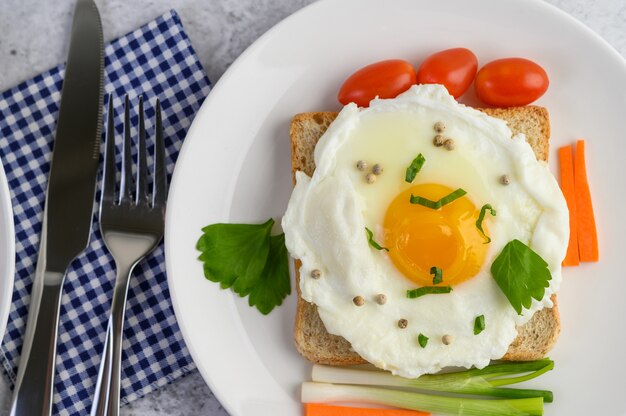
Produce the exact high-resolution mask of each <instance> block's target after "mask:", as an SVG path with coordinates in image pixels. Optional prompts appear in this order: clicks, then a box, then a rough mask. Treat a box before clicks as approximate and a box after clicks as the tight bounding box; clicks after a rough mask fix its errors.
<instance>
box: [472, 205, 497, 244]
mask: <svg viewBox="0 0 626 416" xmlns="http://www.w3.org/2000/svg"><path fill="white" fill-rule="evenodd" d="M487 211H489V213H490V214H491V215H493V216H494V217H495V216H496V210H495V209H493V208H492V207H491V205H489V204H485V205H483V206H482V208H481V209H480V214H479V215H478V219H477V220H476V228H478V231H480V233H481V234H482V236H483V237H484V238H485V242H484V244H489V243H491V237H489V236H488V235H486V234H485V231H483V220H484V219H485V213H486V212H487Z"/></svg>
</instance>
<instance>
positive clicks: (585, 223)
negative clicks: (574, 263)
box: [574, 140, 599, 261]
mask: <svg viewBox="0 0 626 416" xmlns="http://www.w3.org/2000/svg"><path fill="white" fill-rule="evenodd" d="M574 187H575V189H576V217H577V221H578V224H577V226H578V253H579V256H580V261H598V257H599V256H598V235H597V232H596V221H595V218H594V216H593V206H592V204H591V192H589V182H588V181H587V168H586V163H585V141H584V140H578V141H577V142H576V156H575V158H574Z"/></svg>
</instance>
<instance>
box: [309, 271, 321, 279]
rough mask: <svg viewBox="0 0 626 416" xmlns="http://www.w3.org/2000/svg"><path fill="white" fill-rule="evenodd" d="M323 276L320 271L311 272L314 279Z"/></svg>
mask: <svg viewBox="0 0 626 416" xmlns="http://www.w3.org/2000/svg"><path fill="white" fill-rule="evenodd" d="M321 275H322V272H320V271H319V269H313V270H311V277H312V278H313V279H319V278H320V276H321Z"/></svg>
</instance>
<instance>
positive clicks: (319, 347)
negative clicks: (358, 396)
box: [290, 106, 561, 365]
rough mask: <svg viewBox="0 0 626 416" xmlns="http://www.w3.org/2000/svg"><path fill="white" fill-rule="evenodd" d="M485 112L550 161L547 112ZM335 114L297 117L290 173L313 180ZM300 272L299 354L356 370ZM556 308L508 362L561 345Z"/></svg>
mask: <svg viewBox="0 0 626 416" xmlns="http://www.w3.org/2000/svg"><path fill="white" fill-rule="evenodd" d="M480 110H481V111H483V112H485V113H486V114H489V115H491V116H493V117H497V118H500V119H503V120H505V121H506V122H507V124H508V125H509V128H510V129H511V131H512V132H513V134H518V133H524V134H525V135H526V140H527V141H528V143H529V144H530V145H531V147H532V149H533V151H534V152H535V156H536V157H537V159H538V160H543V161H547V160H548V154H549V139H550V121H549V115H548V111H547V109H545V108H544V107H540V106H525V107H512V108H487V109H480ZM337 114H338V113H336V112H311V113H301V114H297V115H295V116H294V117H293V119H292V122H291V127H290V137H291V168H292V175H293V181H294V184H295V173H296V172H297V171H302V172H304V173H306V174H307V175H309V176H311V175H313V171H314V170H315V162H314V160H313V152H314V149H315V145H316V144H317V141H318V140H319V139H320V137H322V135H323V134H324V132H325V131H326V129H327V128H328V126H329V125H330V124H331V123H332V122H333V120H334V119H335V118H336V117H337ZM300 266H301V263H300V261H299V260H296V261H295V270H296V288H297V292H298V305H297V309H296V319H295V328H294V341H295V345H296V349H297V350H298V352H299V353H300V354H301V355H302V356H303V357H304V358H306V359H307V360H309V361H311V362H313V363H316V364H326V365H355V364H364V363H366V361H365V360H364V359H363V358H361V357H360V356H359V355H358V354H357V353H356V352H354V351H353V350H352V348H351V346H350V343H349V342H348V341H347V340H345V339H344V338H343V337H340V336H337V335H332V334H329V333H328V332H327V331H326V327H325V326H324V323H323V322H322V320H321V318H320V317H319V315H318V313H317V307H316V306H315V305H313V304H311V303H309V302H307V301H305V300H303V299H302V297H301V296H300ZM551 299H552V302H553V304H554V306H553V307H552V308H545V309H543V310H541V311H538V312H537V313H535V314H534V315H533V317H532V318H531V320H530V321H528V322H527V323H526V324H525V325H522V326H519V327H518V328H517V330H518V335H517V337H516V338H515V340H513V342H512V343H511V345H510V346H509V349H508V351H507V352H506V354H505V355H504V356H503V357H502V359H503V360H508V361H530V360H536V359H540V358H543V357H544V356H545V355H546V354H547V353H548V351H550V349H552V347H553V346H554V344H555V343H556V340H557V339H558V336H559V334H560V330H561V321H560V316H559V309H558V304H557V297H556V295H552V297H551Z"/></svg>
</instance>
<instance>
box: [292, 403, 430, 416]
mask: <svg viewBox="0 0 626 416" xmlns="http://www.w3.org/2000/svg"><path fill="white" fill-rule="evenodd" d="M304 416H430V413H426V412H419V411H415V410H396V409H371V408H365V407H346V406H329V405H326V404H319V403H305V405H304Z"/></svg>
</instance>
